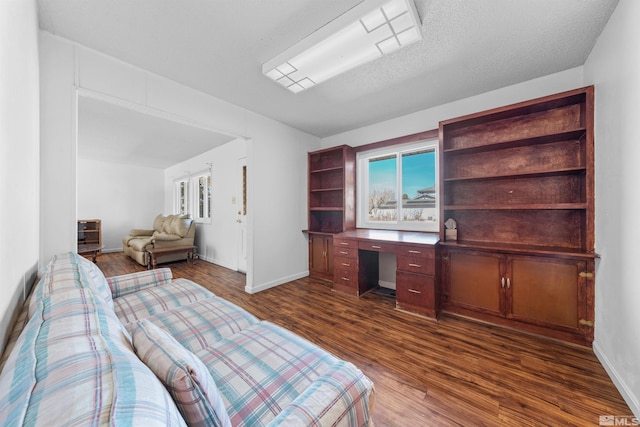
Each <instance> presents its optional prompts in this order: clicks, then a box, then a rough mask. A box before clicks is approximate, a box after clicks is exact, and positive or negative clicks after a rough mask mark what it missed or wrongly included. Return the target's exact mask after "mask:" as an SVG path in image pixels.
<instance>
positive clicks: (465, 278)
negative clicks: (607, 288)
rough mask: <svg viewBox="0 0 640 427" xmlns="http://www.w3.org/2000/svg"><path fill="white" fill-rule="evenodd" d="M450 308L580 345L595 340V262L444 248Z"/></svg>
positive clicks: (464, 313) (445, 282) (446, 286)
mask: <svg viewBox="0 0 640 427" xmlns="http://www.w3.org/2000/svg"><path fill="white" fill-rule="evenodd" d="M443 260H444V261H443V262H444V265H445V267H444V270H445V274H444V303H445V308H446V310H447V311H451V312H454V313H458V314H463V315H470V316H473V317H479V318H481V319H483V320H489V321H493V322H495V323H499V324H504V325H508V326H511V327H516V328H519V329H524V330H528V331H531V332H536V333H541V334H544V335H548V336H552V337H555V338H559V339H565V340H569V341H574V342H578V343H587V342H591V341H592V340H593V309H592V306H593V262H592V261H591V260H590V259H588V258H587V259H581V258H571V257H566V258H558V257H550V256H529V255H522V254H515V253H496V252H489V251H478V250H459V249H455V250H452V249H446V250H445V255H444V256H443Z"/></svg>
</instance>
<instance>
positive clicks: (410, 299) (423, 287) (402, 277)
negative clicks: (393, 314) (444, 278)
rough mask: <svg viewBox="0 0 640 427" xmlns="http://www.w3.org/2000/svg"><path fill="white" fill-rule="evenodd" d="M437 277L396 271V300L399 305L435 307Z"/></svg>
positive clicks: (429, 309) (428, 309)
mask: <svg viewBox="0 0 640 427" xmlns="http://www.w3.org/2000/svg"><path fill="white" fill-rule="evenodd" d="M435 293H436V292H435V279H434V278H433V277H432V276H425V275H422V274H413V273H405V272H403V271H398V272H396V301H397V305H398V306H399V307H401V308H402V307H403V306H404V307H407V308H409V307H412V308H418V307H419V308H423V309H424V310H427V311H431V310H434V309H435V306H436V301H435Z"/></svg>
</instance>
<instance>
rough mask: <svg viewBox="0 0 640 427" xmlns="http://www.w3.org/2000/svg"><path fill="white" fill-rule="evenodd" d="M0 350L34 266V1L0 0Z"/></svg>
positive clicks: (36, 188)
mask: <svg viewBox="0 0 640 427" xmlns="http://www.w3.org/2000/svg"><path fill="white" fill-rule="evenodd" d="M0 64H2V66H0V200H2V208H1V209H0V241H1V242H2V246H0V277H2V280H0V352H2V349H3V348H4V346H5V341H6V338H7V336H8V328H9V326H10V325H11V322H12V320H13V317H14V308H15V306H16V305H17V304H18V303H19V302H20V301H22V300H24V298H25V294H26V292H28V290H29V288H30V286H31V285H32V284H33V281H34V280H35V273H36V271H37V269H38V230H39V213H38V192H39V183H38V176H39V173H38V166H39V163H40V160H39V129H40V124H39V110H38V105H39V104H38V98H39V94H38V90H39V84H38V21H37V11H36V2H35V0H3V1H0Z"/></svg>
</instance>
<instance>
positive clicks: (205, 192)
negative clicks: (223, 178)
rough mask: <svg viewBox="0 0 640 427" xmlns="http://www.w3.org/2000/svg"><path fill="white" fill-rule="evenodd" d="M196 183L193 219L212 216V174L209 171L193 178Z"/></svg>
mask: <svg viewBox="0 0 640 427" xmlns="http://www.w3.org/2000/svg"><path fill="white" fill-rule="evenodd" d="M192 181H193V183H194V186H193V187H194V191H195V193H196V194H194V198H193V199H194V201H195V206H194V209H193V219H196V220H198V219H209V218H211V174H210V173H209V172H207V173H205V174H203V175H199V176H197V177H195V178H193V179H192Z"/></svg>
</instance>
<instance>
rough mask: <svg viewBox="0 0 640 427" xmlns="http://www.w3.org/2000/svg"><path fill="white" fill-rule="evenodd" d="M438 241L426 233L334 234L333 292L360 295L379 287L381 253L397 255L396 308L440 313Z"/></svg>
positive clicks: (432, 314)
mask: <svg viewBox="0 0 640 427" xmlns="http://www.w3.org/2000/svg"><path fill="white" fill-rule="evenodd" d="M437 242H438V238H437V236H436V235H433V234H429V233H414V232H401V231H390V230H388V231H381V230H375V231H372V230H366V229H358V230H349V231H346V232H344V233H340V234H336V235H334V239H333V243H334V282H333V288H334V290H336V291H339V292H344V293H348V294H350V295H354V296H360V295H362V294H364V293H366V292H367V291H369V290H371V289H373V288H375V287H377V286H378V280H379V268H380V267H379V260H378V254H379V253H381V252H384V253H392V254H395V256H396V261H397V267H396V308H398V309H400V310H404V311H410V312H412V313H417V314H421V315H424V316H428V317H434V318H435V317H437V315H438V313H439V311H440V290H439V287H438V285H437V279H436V277H437V274H438V265H439V263H438V262H437V261H436V244H437Z"/></svg>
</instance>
